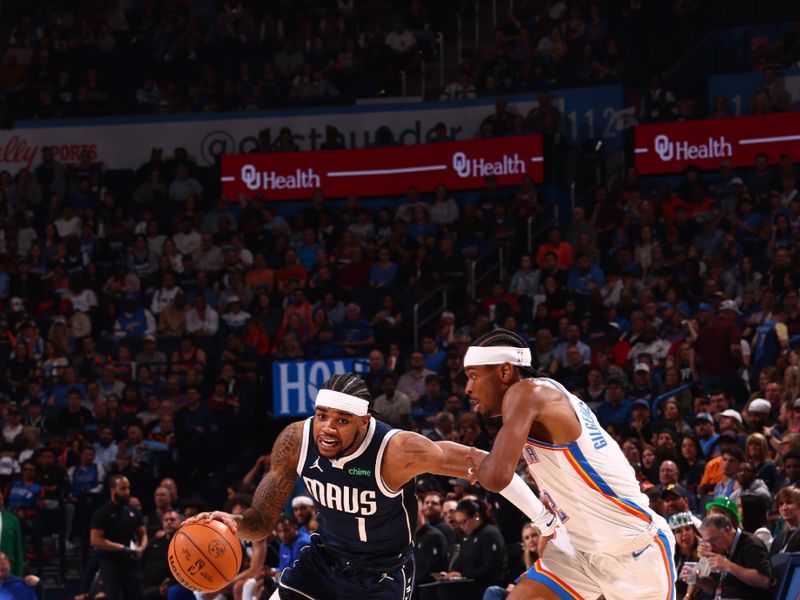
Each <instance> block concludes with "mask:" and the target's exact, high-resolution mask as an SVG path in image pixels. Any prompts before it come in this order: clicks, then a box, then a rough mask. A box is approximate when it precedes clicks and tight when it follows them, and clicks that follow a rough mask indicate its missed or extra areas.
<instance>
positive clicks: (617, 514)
mask: <svg viewBox="0 0 800 600" xmlns="http://www.w3.org/2000/svg"><path fill="white" fill-rule="evenodd" d="M464 372H465V373H466V375H467V387H466V391H467V393H468V394H469V395H470V398H471V400H472V402H473V403H475V404H476V410H477V411H478V412H480V413H481V414H483V415H485V416H487V417H497V416H502V417H503V426H502V428H501V429H500V431H499V433H498V434H497V438H496V439H495V442H494V445H493V446H492V451H491V453H490V454H489V455H488V456H486V457H485V458H484V456H478V457H477V458H476V466H477V467H478V468H477V470H476V471H475V470H473V472H476V475H477V476H473V477H471V479H472V481H475V480H477V481H480V483H481V484H482V485H483V487H485V488H486V489H487V490H490V491H491V490H498V489H502V488H503V487H505V486H506V485H508V482H509V481H511V479H512V477H516V475H515V474H514V471H515V470H516V466H517V463H518V461H519V457H520V454H522V457H523V458H524V459H525V462H526V463H527V465H528V470H529V471H530V473H531V475H532V477H533V479H534V480H535V481H536V484H537V487H538V488H539V489H540V490H541V493H542V495H543V496H544V497H545V498H546V499H547V501H548V502H549V504H550V507H551V508H552V509H553V511H554V512H555V513H556V514H557V515H558V517H559V520H560V521H561V523H562V525H563V528H562V529H565V530H566V532H567V533H568V534H569V536H568V541H566V542H565V539H564V536H562V535H561V531H562V529H559V532H558V534H557V535H556V536H555V539H554V540H553V541H552V542H550V543H546V545H545V546H544V548H543V551H541V552H540V556H541V558H540V559H539V560H537V561H536V562H535V563H534V565H533V566H532V567H531V568H530V569H529V570H528V572H527V573H526V575H525V576H524V577H522V578H521V579H520V582H519V584H518V585H517V586H516V587H515V588H514V590H513V591H512V592H511V595H510V596H509V600H522V599H525V600H529V599H533V598H535V599H537V600H551V599H557V598H590V599H594V598H597V597H599V596H601V595H602V596H604V597H605V600H631V599H632V598H636V600H674V598H675V586H674V581H675V572H674V569H673V558H672V552H673V551H674V547H675V539H674V537H673V535H672V532H671V531H670V529H669V527H668V526H667V524H666V522H665V521H664V519H663V518H661V517H660V516H659V515H658V514H656V513H654V512H653V511H652V510H650V508H649V506H648V498H647V496H646V495H644V494H643V493H641V491H640V489H639V483H638V482H637V480H636V476H635V474H634V472H633V469H632V468H631V466H630V464H629V463H628V461H627V459H626V458H625V456H624V454H623V453H622V450H620V447H619V446H618V445H617V443H616V442H615V441H614V439H613V438H611V436H610V435H608V433H606V431H605V430H604V429H603V428H602V427H600V425H599V423H598V422H597V418H596V417H595V415H594V413H592V411H591V409H590V408H589V407H588V406H587V405H586V404H585V403H584V402H583V401H582V400H580V399H579V398H577V397H576V396H574V395H573V394H571V393H570V392H568V391H567V390H566V389H565V388H564V387H563V386H562V385H561V384H560V383H558V382H557V381H555V380H553V379H549V378H547V377H540V376H539V375H538V374H537V373H536V372H535V371H534V370H533V369H532V367H531V351H530V348H529V347H528V344H527V343H526V342H525V341H524V340H523V339H522V338H520V337H519V336H518V335H516V334H515V333H513V332H511V331H507V330H505V329H498V330H495V331H491V332H489V333H487V334H485V335H483V336H482V337H480V338H478V339H477V340H475V342H474V343H473V345H471V346H470V347H469V348H468V349H467V352H466V354H465V355H464ZM468 460H472V456H470V457H469V459H468ZM542 538H543V539H544V540H545V541H546V540H547V535H543V536H542ZM540 547H541V544H540Z"/></svg>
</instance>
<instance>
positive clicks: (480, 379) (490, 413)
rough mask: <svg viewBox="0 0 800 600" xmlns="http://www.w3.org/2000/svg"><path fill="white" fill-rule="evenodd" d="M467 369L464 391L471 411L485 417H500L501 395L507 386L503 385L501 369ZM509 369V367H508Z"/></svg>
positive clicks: (495, 367)
mask: <svg viewBox="0 0 800 600" xmlns="http://www.w3.org/2000/svg"><path fill="white" fill-rule="evenodd" d="M503 366H506V365H501V366H499V367H497V366H489V367H468V368H467V369H466V370H465V373H466V374H467V387H466V388H465V391H466V393H467V395H469V397H470V403H471V404H472V406H473V410H474V411H476V412H479V413H481V414H482V415H484V416H487V417H497V416H500V412H501V409H502V404H503V394H504V393H505V391H506V389H508V387H507V386H504V385H503V381H502V378H501V375H500V370H501V367H503ZM508 366H509V368H510V365H508Z"/></svg>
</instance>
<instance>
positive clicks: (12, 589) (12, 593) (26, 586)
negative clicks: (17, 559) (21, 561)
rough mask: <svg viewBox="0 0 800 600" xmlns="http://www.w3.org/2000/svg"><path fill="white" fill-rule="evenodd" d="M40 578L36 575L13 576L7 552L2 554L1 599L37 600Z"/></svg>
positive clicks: (0, 565)
mask: <svg viewBox="0 0 800 600" xmlns="http://www.w3.org/2000/svg"><path fill="white" fill-rule="evenodd" d="M38 583H39V578H38V577H37V576H36V575H26V576H25V577H24V578H20V577H19V576H17V575H12V574H11V561H10V560H9V557H8V555H7V554H6V553H5V552H0V598H3V599H5V598H8V599H9V600H10V599H12V598H13V600H37V595H36V585H37V584H38Z"/></svg>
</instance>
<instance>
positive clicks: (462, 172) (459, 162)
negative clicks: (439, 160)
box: [453, 152, 470, 177]
mask: <svg viewBox="0 0 800 600" xmlns="http://www.w3.org/2000/svg"><path fill="white" fill-rule="evenodd" d="M453 169H454V170H455V172H456V174H457V175H458V176H459V177H469V176H470V168H469V158H467V155H466V154H464V153H463V152H456V153H455V154H453Z"/></svg>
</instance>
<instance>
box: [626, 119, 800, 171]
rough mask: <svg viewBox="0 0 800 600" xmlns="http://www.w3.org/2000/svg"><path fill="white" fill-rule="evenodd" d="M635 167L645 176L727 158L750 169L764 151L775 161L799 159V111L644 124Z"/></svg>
mask: <svg viewBox="0 0 800 600" xmlns="http://www.w3.org/2000/svg"><path fill="white" fill-rule="evenodd" d="M635 138H636V168H637V169H638V170H639V172H640V173H642V174H643V175H647V174H653V173H677V172H680V171H683V170H684V169H685V168H686V167H687V166H688V165H697V166H699V167H700V168H701V169H718V168H719V165H720V163H721V162H722V161H724V160H729V161H730V162H731V163H732V164H733V166H734V167H750V166H753V164H754V163H755V159H756V155H758V154H759V153H762V152H763V153H765V154H767V156H768V157H769V161H770V162H771V163H775V162H777V161H778V159H779V158H780V155H781V154H788V155H790V156H791V157H792V158H793V159H794V160H798V159H800V113H779V114H772V115H759V116H753V117H736V118H731V119H713V120H703V121H683V122H680V123H659V124H656V125H639V126H638V127H636V131H635Z"/></svg>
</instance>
